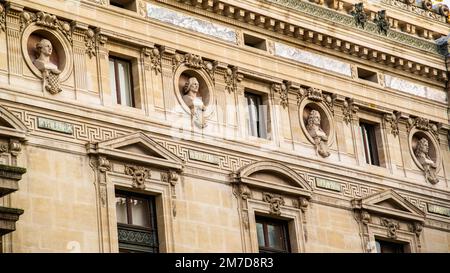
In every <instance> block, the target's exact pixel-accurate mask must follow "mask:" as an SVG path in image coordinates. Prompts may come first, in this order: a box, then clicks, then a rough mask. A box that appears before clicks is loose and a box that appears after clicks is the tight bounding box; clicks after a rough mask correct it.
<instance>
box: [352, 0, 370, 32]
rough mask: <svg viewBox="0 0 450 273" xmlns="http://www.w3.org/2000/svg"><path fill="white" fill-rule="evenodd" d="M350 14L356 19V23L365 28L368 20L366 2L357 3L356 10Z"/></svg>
mask: <svg viewBox="0 0 450 273" xmlns="http://www.w3.org/2000/svg"><path fill="white" fill-rule="evenodd" d="M350 14H351V15H352V16H353V18H354V19H355V25H356V26H360V27H362V28H364V26H365V24H366V22H367V14H366V13H365V12H364V3H363V2H361V3H356V4H355V6H354V10H353V11H352V12H351V13H350Z"/></svg>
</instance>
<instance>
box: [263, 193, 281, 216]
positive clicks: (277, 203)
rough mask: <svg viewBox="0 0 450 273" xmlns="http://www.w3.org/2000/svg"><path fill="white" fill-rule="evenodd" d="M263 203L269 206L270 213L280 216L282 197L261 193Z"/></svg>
mask: <svg viewBox="0 0 450 273" xmlns="http://www.w3.org/2000/svg"><path fill="white" fill-rule="evenodd" d="M263 201H264V202H267V203H269V204H270V213H272V214H276V215H280V214H281V211H280V209H281V206H283V205H284V199H283V197H281V196H279V195H276V194H273V193H268V192H264V193H263Z"/></svg>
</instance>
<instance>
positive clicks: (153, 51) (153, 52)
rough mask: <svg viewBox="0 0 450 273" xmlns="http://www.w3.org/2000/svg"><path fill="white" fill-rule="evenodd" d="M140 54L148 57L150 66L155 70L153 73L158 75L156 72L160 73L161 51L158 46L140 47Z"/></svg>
mask: <svg viewBox="0 0 450 273" xmlns="http://www.w3.org/2000/svg"><path fill="white" fill-rule="evenodd" d="M142 54H143V55H144V56H145V57H148V58H150V67H151V69H153V71H155V74H156V75H158V73H161V71H162V70H161V57H162V54H161V51H160V50H159V49H158V48H156V47H155V48H148V47H144V48H143V49H142Z"/></svg>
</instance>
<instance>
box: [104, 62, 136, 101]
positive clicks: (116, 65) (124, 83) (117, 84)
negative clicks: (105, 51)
mask: <svg viewBox="0 0 450 273" xmlns="http://www.w3.org/2000/svg"><path fill="white" fill-rule="evenodd" d="M109 77H110V85H111V93H112V94H111V95H112V96H113V99H114V101H115V102H117V104H121V105H126V106H130V107H134V105H135V104H134V96H133V81H132V75H131V62H129V61H127V60H123V59H119V58H116V57H110V58H109Z"/></svg>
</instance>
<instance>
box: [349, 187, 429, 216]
mask: <svg viewBox="0 0 450 273" xmlns="http://www.w3.org/2000/svg"><path fill="white" fill-rule="evenodd" d="M352 204H353V207H354V208H360V209H366V210H368V211H371V212H374V213H379V214H383V215H389V216H391V217H397V218H406V219H410V220H419V221H423V220H424V217H425V213H424V212H423V211H422V210H420V209H419V208H417V207H416V206H415V205H414V204H412V203H411V202H409V201H408V200H406V199H405V198H403V197H402V196H401V195H400V194H398V193H397V192H396V191H394V190H392V189H389V190H385V191H382V192H379V193H375V194H372V195H369V196H366V197H364V198H360V199H354V200H353V202H352Z"/></svg>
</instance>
